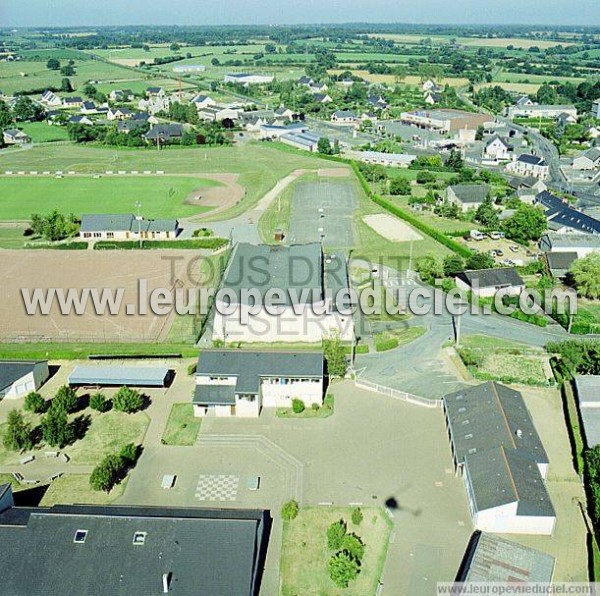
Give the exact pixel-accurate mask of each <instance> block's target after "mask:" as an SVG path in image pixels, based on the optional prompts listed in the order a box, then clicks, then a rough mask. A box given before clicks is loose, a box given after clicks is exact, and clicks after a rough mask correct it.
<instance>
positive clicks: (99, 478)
mask: <svg viewBox="0 0 600 596" xmlns="http://www.w3.org/2000/svg"><path fill="white" fill-rule="evenodd" d="M124 467H125V466H124V462H123V460H122V458H121V457H119V456H118V455H107V456H106V457H105V458H104V459H103V460H102V461H101V462H100V463H99V464H98V465H97V466H96V467H95V468H94V469H93V470H92V474H91V475H90V486H91V487H92V488H93V489H94V490H97V491H105V492H109V491H110V489H111V488H112V487H113V486H114V485H115V484H117V482H119V480H120V479H121V477H122V475H123V472H124Z"/></svg>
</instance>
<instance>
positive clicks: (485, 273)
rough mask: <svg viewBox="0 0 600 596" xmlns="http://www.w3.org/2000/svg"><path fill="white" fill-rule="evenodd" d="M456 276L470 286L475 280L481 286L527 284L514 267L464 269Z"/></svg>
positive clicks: (496, 286)
mask: <svg viewBox="0 0 600 596" xmlns="http://www.w3.org/2000/svg"><path fill="white" fill-rule="evenodd" d="M456 277H457V278H458V279H460V280H462V281H463V282H464V283H466V284H467V285H468V286H470V287H472V286H473V284H474V283H475V282H477V284H478V285H479V287H480V288H501V287H502V288H507V287H518V286H524V285H525V282H524V281H523V279H522V278H521V276H520V275H519V274H518V272H517V270H516V269H515V268H514V267H502V268H497V269H478V270H473V271H463V272H462V273H459V274H458V275H457V276H456Z"/></svg>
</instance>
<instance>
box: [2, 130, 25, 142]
mask: <svg viewBox="0 0 600 596" xmlns="http://www.w3.org/2000/svg"><path fill="white" fill-rule="evenodd" d="M2 138H3V141H4V143H5V144H6V145H23V144H25V143H31V137H30V136H29V135H28V134H26V133H24V132H23V131H22V130H19V129H18V128H7V129H5V130H4V133H3V134H2Z"/></svg>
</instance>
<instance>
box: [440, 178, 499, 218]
mask: <svg viewBox="0 0 600 596" xmlns="http://www.w3.org/2000/svg"><path fill="white" fill-rule="evenodd" d="M491 190H492V189H491V188H490V186H489V185H488V184H455V185H452V186H448V188H446V200H447V201H448V203H450V204H452V205H458V206H459V207H460V208H461V211H463V213H466V212H467V211H468V210H469V209H477V208H478V207H479V206H480V205H482V204H483V202H484V201H485V200H486V199H487V198H488V197H489V196H490V193H491Z"/></svg>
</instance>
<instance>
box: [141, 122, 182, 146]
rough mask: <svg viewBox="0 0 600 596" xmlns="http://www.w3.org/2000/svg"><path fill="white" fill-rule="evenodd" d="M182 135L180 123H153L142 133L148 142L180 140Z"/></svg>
mask: <svg viewBox="0 0 600 596" xmlns="http://www.w3.org/2000/svg"><path fill="white" fill-rule="evenodd" d="M182 136H183V126H182V125H181V124H155V125H154V126H153V127H152V128H151V129H150V130H149V131H148V132H147V133H145V134H144V138H145V139H146V141H148V142H149V143H170V142H171V141H175V140H181V137H182Z"/></svg>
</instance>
